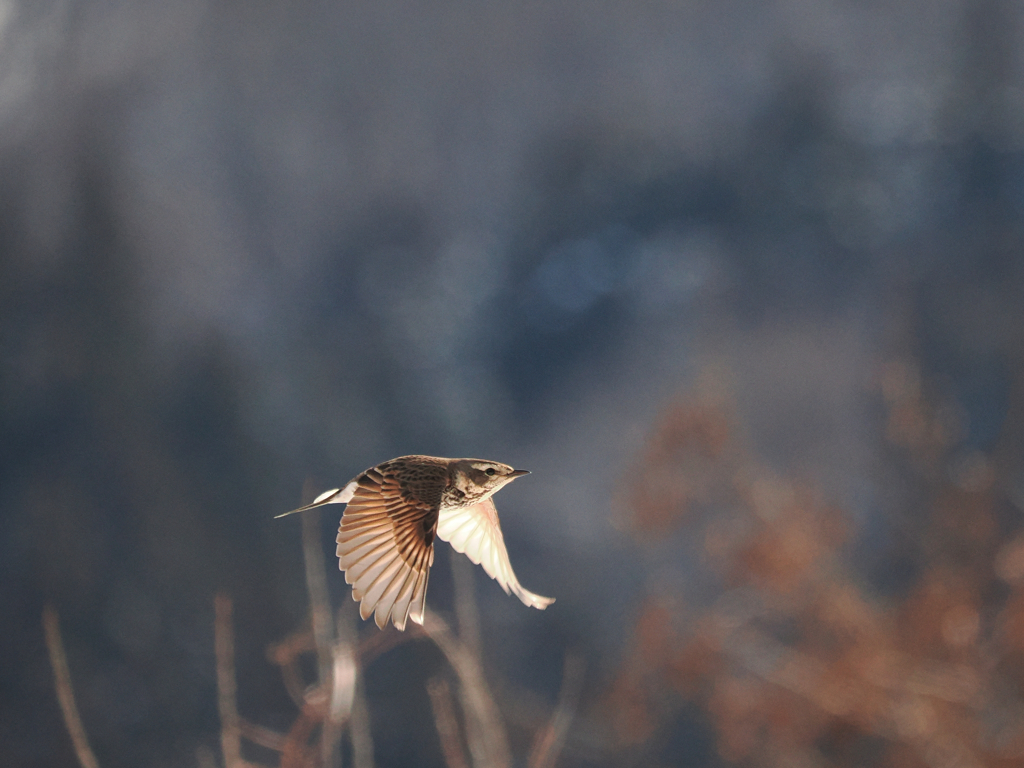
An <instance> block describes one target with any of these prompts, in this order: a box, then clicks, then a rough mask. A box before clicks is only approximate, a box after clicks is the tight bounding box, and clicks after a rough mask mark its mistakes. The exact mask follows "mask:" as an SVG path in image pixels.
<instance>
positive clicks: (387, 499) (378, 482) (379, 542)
mask: <svg viewBox="0 0 1024 768" xmlns="http://www.w3.org/2000/svg"><path fill="white" fill-rule="evenodd" d="M526 474H529V473H528V472H526V471H525V470H521V469H512V467H510V466H508V465H507V464H500V463H498V462H495V461H484V460H481V459H444V458H439V457H437V456H401V457H399V458H397V459H391V460H390V461H385V462H384V463H383V464H378V465H377V466H376V467H371V468H370V469H368V470H366V471H365V472H363V473H361V474H359V475H357V476H356V477H355V478H354V479H353V480H351V481H349V483H348V484H347V485H346V486H345V487H344V488H341V489H338V488H335V489H333V490H330V491H327V492H326V493H323V494H321V495H320V496H319V497H317V499H316V500H315V501H314V502H313V503H312V504H308V505H306V506H304V507H300V508H299V509H294V510H292V511H291V512H285V513H284V514H283V515H278V517H284V516H285V515H290V514H293V513H294V512H302V511H304V510H307V509H313V508H314V507H319V506H322V505H324V504H346V505H347V506H346V507H345V512H344V513H343V514H342V517H341V525H340V527H339V529H338V537H337V542H338V550H337V552H338V565H339V567H340V568H341V570H343V571H344V572H345V581H346V582H347V583H349V584H351V585H352V597H353V598H354V599H355V600H358V601H360V606H359V613H360V615H361V616H362V617H363V618H364V619H367V618H369V617H370V614H371V613H373V614H374V618H375V620H376V622H377V626H378V627H380V628H382V629H383V628H384V626H385V624H387V621H388V619H389V618H390V619H391V621H392V622H393V623H394V625H395V626H396V627H397V628H398V629H401V630H404V629H405V623H406V620H407V619H410V618H411V619H412V620H413V621H415V622H417V623H419V624H422V623H423V612H424V608H425V604H426V597H427V579H428V577H429V575H430V566H431V565H432V564H433V562H434V538H435V536H436V537H439V538H441V539H443V540H445V541H447V542H449V543H450V544H451V545H452V547H453V548H454V549H455V550H456V551H457V552H462V553H465V554H466V556H467V557H469V559H470V560H472V561H473V562H474V563H477V564H478V565H482V566H483V568H484V570H485V571H486V572H487V575H488V576H490V577H491V578H492V579H494V580H495V581H497V582H498V583H499V584H500V585H501V587H502V589H504V590H505V592H506V594H515V596H516V597H518V598H519V599H520V600H522V601H523V603H525V604H526V605H532V606H533V607H534V608H540V609H542V610H543V609H544V608H547V607H548V606H549V605H550V604H551V603H553V602H554V598H552V597H541V596H540V595H535V594H534V593H533V592H530V591H528V590H526V589H524V588H523V587H522V585H521V584H520V583H519V580H518V579H517V578H516V575H515V573H513V571H512V565H511V563H510V562H509V559H508V552H507V551H506V550H505V540H504V538H503V537H502V535H501V525H500V523H499V520H498V511H497V509H496V508H495V506H494V502H493V501H492V500H491V496H493V495H494V494H495V493H496V492H497V491H498V490H500V489H501V488H502V486H504V485H506V484H507V483H510V482H511V481H512V480H514V479H515V478H517V477H521V476H522V475H526Z"/></svg>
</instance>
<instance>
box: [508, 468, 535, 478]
mask: <svg viewBox="0 0 1024 768" xmlns="http://www.w3.org/2000/svg"><path fill="white" fill-rule="evenodd" d="M528 474H530V471H529V470H528V469H513V470H512V471H511V472H509V475H508V476H509V477H512V478H516V477H522V476H523V475H528Z"/></svg>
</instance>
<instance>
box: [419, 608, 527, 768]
mask: <svg viewBox="0 0 1024 768" xmlns="http://www.w3.org/2000/svg"><path fill="white" fill-rule="evenodd" d="M423 630H424V631H425V632H426V633H427V635H429V636H430V639H431V640H433V641H434V644H435V645H437V647H438V648H439V649H440V650H441V652H442V653H443V654H444V655H445V656H446V657H447V659H448V663H449V664H451V665H452V669H453V670H455V673H456V674H457V675H458V676H459V683H460V689H461V692H462V706H463V710H464V712H465V715H466V740H467V741H468V742H469V751H470V753H471V754H472V756H473V765H474V766H477V768H507V767H508V765H509V764H510V763H511V757H510V755H509V749H508V737H507V735H506V733H505V724H504V723H503V722H502V719H501V713H500V712H499V711H498V707H497V705H496V704H495V703H494V698H493V697H492V696H491V693H490V690H489V689H488V687H487V680H486V678H484V673H483V670H482V669H481V667H480V664H479V663H478V661H477V659H476V658H475V657H474V656H473V655H472V654H471V653H470V652H469V651H467V650H466V648H465V647H464V646H463V645H462V643H460V642H459V641H458V640H457V639H456V638H455V636H454V635H452V633H451V630H449V629H448V625H447V624H446V623H445V622H444V620H443V619H442V618H441V617H440V616H438V615H437V614H435V613H433V612H432V611H430V610H428V611H427V612H426V620H425V621H424V622H423Z"/></svg>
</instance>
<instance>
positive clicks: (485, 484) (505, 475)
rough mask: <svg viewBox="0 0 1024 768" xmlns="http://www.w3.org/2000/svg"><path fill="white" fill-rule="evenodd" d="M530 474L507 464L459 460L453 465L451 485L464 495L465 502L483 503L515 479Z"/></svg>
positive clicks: (481, 460) (478, 460)
mask: <svg viewBox="0 0 1024 768" xmlns="http://www.w3.org/2000/svg"><path fill="white" fill-rule="evenodd" d="M528 474H530V473H529V472H527V471H526V470H525V469H512V467H510V466H509V465H508V464H502V463H501V462H498V461H484V460H483V459H459V460H458V461H456V462H455V464H454V472H453V473H452V479H453V484H454V485H455V487H456V488H457V489H458V490H460V491H462V492H463V493H464V494H465V498H466V500H467V501H472V502H473V503H475V502H478V501H483V500H484V499H486V498H488V497H489V496H491V495H493V494H494V493H495V492H496V491H498V489H500V488H501V487H502V486H504V485H506V484H508V483H511V482H512V481H513V480H515V479H516V478H517V477H522V476H523V475H528Z"/></svg>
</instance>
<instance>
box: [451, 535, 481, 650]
mask: <svg viewBox="0 0 1024 768" xmlns="http://www.w3.org/2000/svg"><path fill="white" fill-rule="evenodd" d="M448 555H449V559H450V561H451V567H452V582H453V585H454V587H455V618H456V619H458V623H459V639H460V640H461V641H462V644H463V645H464V646H466V649H467V650H468V651H469V652H470V653H472V654H473V656H474V657H475V658H476V660H477V663H482V661H481V659H480V612H479V611H478V610H477V603H476V585H475V584H474V582H473V579H474V578H475V577H476V573H475V571H476V568H475V567H474V566H473V564H472V563H471V562H470V561H469V558H468V557H463V556H462V555H459V554H457V553H456V552H454V551H450V552H449V553H448Z"/></svg>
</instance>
